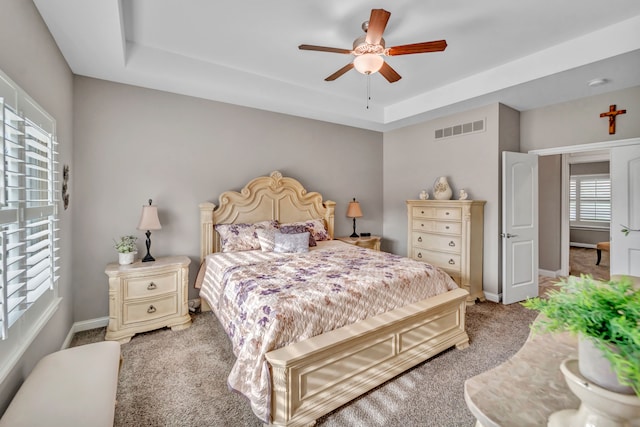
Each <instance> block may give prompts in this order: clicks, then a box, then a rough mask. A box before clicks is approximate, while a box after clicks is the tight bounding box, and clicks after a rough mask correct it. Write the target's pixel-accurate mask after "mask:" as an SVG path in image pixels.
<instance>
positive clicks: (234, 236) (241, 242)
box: [216, 221, 278, 252]
mask: <svg viewBox="0 0 640 427" xmlns="http://www.w3.org/2000/svg"><path fill="white" fill-rule="evenodd" d="M277 227H278V222H277V221H260V222H256V223H255V224H216V231H217V232H218V234H220V243H221V244H222V252H238V251H251V250H255V249H260V241H259V240H258V234H257V233H256V231H257V230H265V229H274V230H275V229H277Z"/></svg>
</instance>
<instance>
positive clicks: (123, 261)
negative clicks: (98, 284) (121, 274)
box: [118, 252, 138, 265]
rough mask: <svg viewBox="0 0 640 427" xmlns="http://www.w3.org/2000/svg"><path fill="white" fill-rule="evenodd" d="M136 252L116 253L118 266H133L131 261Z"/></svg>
mask: <svg viewBox="0 0 640 427" xmlns="http://www.w3.org/2000/svg"><path fill="white" fill-rule="evenodd" d="M137 253H138V252H127V253H122V252H118V263H119V264H120V265H127V264H133V260H134V259H135V258H136V254H137Z"/></svg>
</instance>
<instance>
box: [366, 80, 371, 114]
mask: <svg viewBox="0 0 640 427" xmlns="http://www.w3.org/2000/svg"><path fill="white" fill-rule="evenodd" d="M370 100H371V73H369V74H367V110H368V109H369V101H370Z"/></svg>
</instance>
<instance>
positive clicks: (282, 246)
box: [273, 231, 309, 253]
mask: <svg viewBox="0 0 640 427" xmlns="http://www.w3.org/2000/svg"><path fill="white" fill-rule="evenodd" d="M274 236H275V245H274V247H273V251H274V252H287V253H302V252H309V232H308V231H305V232H304V233H296V234H283V233H276V234H275V235H274Z"/></svg>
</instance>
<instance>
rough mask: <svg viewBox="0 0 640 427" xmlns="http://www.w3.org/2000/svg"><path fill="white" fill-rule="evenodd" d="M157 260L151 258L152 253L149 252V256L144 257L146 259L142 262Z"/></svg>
mask: <svg viewBox="0 0 640 427" xmlns="http://www.w3.org/2000/svg"><path fill="white" fill-rule="evenodd" d="M155 260H156V259H155V258H154V257H152V256H151V254H150V253H148V252H147V254H146V255H145V256H144V258H142V262H149V261H155Z"/></svg>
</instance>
